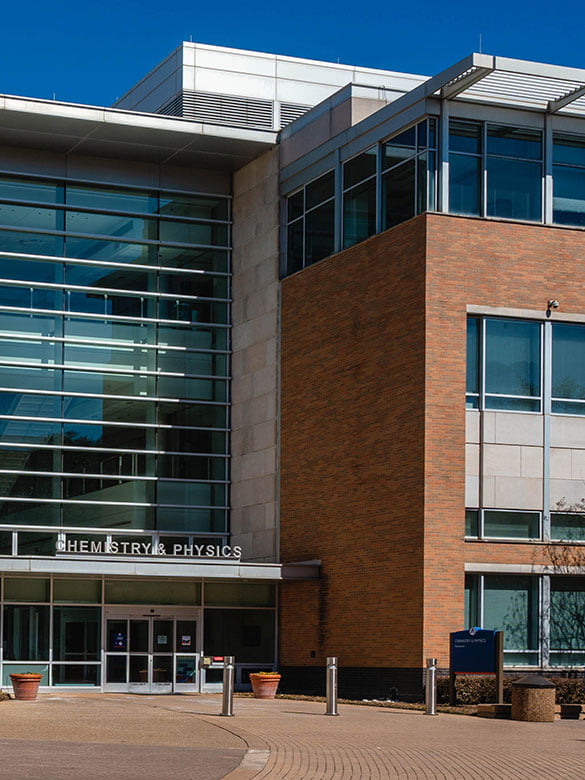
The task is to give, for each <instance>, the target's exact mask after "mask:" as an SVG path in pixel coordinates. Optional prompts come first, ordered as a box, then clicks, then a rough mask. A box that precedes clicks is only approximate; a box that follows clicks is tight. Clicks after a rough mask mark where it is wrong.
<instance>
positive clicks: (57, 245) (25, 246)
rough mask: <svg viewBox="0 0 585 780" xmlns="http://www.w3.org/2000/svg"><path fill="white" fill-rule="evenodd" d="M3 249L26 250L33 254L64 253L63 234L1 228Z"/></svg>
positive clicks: (59, 254)
mask: <svg viewBox="0 0 585 780" xmlns="http://www.w3.org/2000/svg"><path fill="white" fill-rule="evenodd" d="M0 240H1V241H2V251H4V252H15V253H17V254H18V253H19V252H26V253H27V254H31V255H51V256H53V257H61V256H62V255H63V241H64V239H63V236H51V235H43V234H41V233H23V232H20V231H16V230H10V229H7V230H4V229H3V230H0Z"/></svg>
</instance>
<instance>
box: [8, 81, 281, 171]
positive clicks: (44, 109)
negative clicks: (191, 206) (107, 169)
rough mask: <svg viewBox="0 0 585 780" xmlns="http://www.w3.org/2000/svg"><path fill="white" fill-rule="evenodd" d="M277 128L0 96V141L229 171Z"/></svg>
mask: <svg viewBox="0 0 585 780" xmlns="http://www.w3.org/2000/svg"><path fill="white" fill-rule="evenodd" d="M276 135H277V134H276V133H275V132H273V131H267V130H248V129H244V128H237V127H230V126H227V125H213V124H208V123H202V122H194V121H193V120H189V119H182V118H177V117H166V116H160V115H157V114H142V113H139V112H136V111H124V110H120V109H113V108H97V107H93V106H82V105H77V104H75V103H57V102H55V101H50V100H35V99H31V98H23V97H12V96H9V95H0V144H6V145H9V146H27V147H32V148H36V149H47V150H51V151H56V152H62V153H64V154H71V153H75V154H81V155H90V156H91V155H96V156H99V157H113V158H124V159H127V160H140V161H143V162H151V163H158V164H163V163H168V164H171V165H181V166H185V167H191V168H205V169H214V170H222V171H230V172H231V171H234V170H237V169H238V168H241V167H242V166H243V165H245V164H246V163H248V162H250V161H251V160H253V159H254V158H255V157H257V156H258V155H260V154H261V153H262V152H263V151H265V150H266V149H269V148H270V147H271V146H273V145H274V144H275V143H276Z"/></svg>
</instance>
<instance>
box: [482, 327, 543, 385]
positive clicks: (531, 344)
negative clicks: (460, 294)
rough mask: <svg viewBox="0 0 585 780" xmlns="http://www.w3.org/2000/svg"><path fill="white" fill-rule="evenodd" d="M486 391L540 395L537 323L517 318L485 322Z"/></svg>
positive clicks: (538, 332) (538, 331) (538, 333)
mask: <svg viewBox="0 0 585 780" xmlns="http://www.w3.org/2000/svg"><path fill="white" fill-rule="evenodd" d="M485 385H486V388H485V389H486V392H487V393H496V394H503V395H521V396H538V395H540V326H539V325H538V323H535V322H522V321H518V320H514V321H513V320H492V319H490V320H487V322H486V378H485Z"/></svg>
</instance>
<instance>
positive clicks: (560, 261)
mask: <svg viewBox="0 0 585 780" xmlns="http://www.w3.org/2000/svg"><path fill="white" fill-rule="evenodd" d="M584 250H585V233H583V232H582V231H580V230H570V229H566V228H551V227H545V226H541V225H522V224H514V223H506V222H497V221H487V220H478V219H472V218H463V217H453V216H448V215H424V216H421V217H417V218H415V219H413V220H410V221H409V222H407V223H405V224H403V225H400V226H398V227H396V228H394V229H392V230H389V231H386V232H385V233H382V234H380V235H378V236H375V237H373V238H371V239H369V240H368V241H366V242H364V243H362V244H359V245H358V246H355V247H352V248H351V249H348V250H346V251H344V252H342V253H340V254H339V255H336V256H334V257H331V258H329V259H327V260H325V261H323V262H321V263H318V264H317V265H315V266H313V267H312V268H309V269H306V270H304V271H302V272H301V273H299V274H297V275H295V276H293V277H290V278H288V279H286V280H284V282H283V285H282V364H281V370H282V386H281V413H282V417H281V428H282V434H281V467H282V478H281V512H280V516H281V555H282V560H283V561H285V562H288V561H300V560H308V559H314V558H321V559H322V560H323V579H322V582H321V585H320V594H319V599H318V600H319V613H318V614H319V625H318V627H315V626H312V627H311V630H310V631H309V632H308V634H307V636H305V635H304V634H303V632H302V630H299V626H298V620H299V613H302V606H301V607H299V604H301V605H302V604H303V603H304V601H303V594H302V591H301V590H300V589H299V588H298V586H297V589H295V585H294V584H291V585H290V586H287V588H286V589H284V592H283V597H282V603H281V607H282V609H281V636H282V642H281V660H282V663H283V664H284V665H303V664H312V663H314V661H313V660H312V659H310V658H309V651H310V650H316V651H317V652H318V653H319V654H320V656H319V657H320V658H322V657H324V656H325V655H338V656H339V662H340V664H341V665H346V666H352V665H365V666H394V667H396V666H398V667H412V666H421V665H422V664H423V662H424V658H425V656H429V655H433V656H437V657H438V658H439V663H440V664H441V665H446V664H447V662H448V657H447V652H448V634H449V632H450V631H454V630H458V629H461V628H462V627H463V592H464V590H463V589H464V563H465V561H468V562H485V563H487V562H492V563H498V562H500V563H513V564H522V563H542V562H547V555H546V547H545V546H544V545H529V544H526V545H522V544H501V543H477V542H475V543H474V542H465V541H464V539H463V536H464V508H465V507H464V486H465V459H464V454H465V447H464V443H465V358H466V355H465V334H466V307H467V305H470V304H475V305H481V306H500V307H510V308H511V307H513V308H516V309H531V310H535V309H536V310H540V311H542V312H544V311H545V309H546V303H547V301H548V299H549V298H557V299H558V300H559V301H560V302H561V308H560V309H559V312H558V313H557V314H554V315H553V316H556V317H561V316H562V312H563V311H565V312H585V293H584V292H583V284H582V268H583V260H582V258H583V255H584ZM314 608H315V598H312V599H309V600H308V602H307V605H306V613H307V616H308V615H309V612H310V611H311V610H314ZM293 618H294V619H293ZM310 619H311V618H309V617H308V620H310ZM311 625H312V624H311ZM315 635H317V636H318V637H319V638H320V646H319V647H317V648H315V647H312V646H311V647H309V645H310V644H311V642H313V640H314V637H315ZM423 637H424V639H423Z"/></svg>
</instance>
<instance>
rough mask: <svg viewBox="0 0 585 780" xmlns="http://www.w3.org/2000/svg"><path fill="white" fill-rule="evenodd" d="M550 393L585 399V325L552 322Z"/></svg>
mask: <svg viewBox="0 0 585 780" xmlns="http://www.w3.org/2000/svg"><path fill="white" fill-rule="evenodd" d="M552 329H553V330H552V332H553V349H552V355H553V358H552V394H553V396H554V397H556V398H579V399H582V400H583V399H585V327H583V326H582V325H564V324H560V323H559V324H556V323H555V324H554V325H553V326H552Z"/></svg>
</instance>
